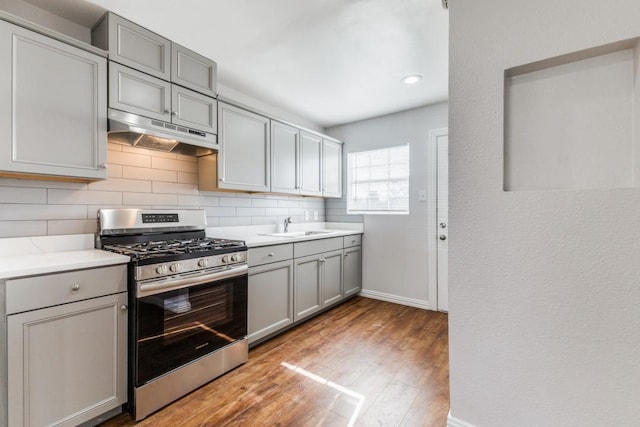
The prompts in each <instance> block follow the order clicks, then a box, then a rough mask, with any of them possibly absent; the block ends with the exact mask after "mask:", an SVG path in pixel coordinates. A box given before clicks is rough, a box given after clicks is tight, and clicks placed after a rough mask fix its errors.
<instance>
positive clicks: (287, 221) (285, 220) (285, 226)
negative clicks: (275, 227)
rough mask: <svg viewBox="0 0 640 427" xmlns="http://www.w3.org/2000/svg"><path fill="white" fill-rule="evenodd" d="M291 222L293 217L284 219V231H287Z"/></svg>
mask: <svg viewBox="0 0 640 427" xmlns="http://www.w3.org/2000/svg"><path fill="white" fill-rule="evenodd" d="M289 224H291V217H290V216H288V217H286V218H285V219H284V232H285V233H286V232H287V229H288V228H289Z"/></svg>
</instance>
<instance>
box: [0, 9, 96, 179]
mask: <svg viewBox="0 0 640 427" xmlns="http://www.w3.org/2000/svg"><path fill="white" fill-rule="evenodd" d="M0 57H2V58H3V59H2V61H0V141H1V142H0V173H3V174H4V175H11V174H22V175H24V174H27V175H48V176H64V177H71V178H78V179H81V180H95V179H106V177H107V172H106V162H107V98H106V95H107V65H106V64H107V61H106V59H105V58H103V57H100V56H98V55H95V54H93V53H91V52H88V51H85V50H82V49H79V48H77V47H74V46H70V45H68V44H66V43H62V42H60V41H57V40H53V39H51V38H49V37H46V36H44V35H41V34H37V33H35V32H33V31H30V30H27V29H25V28H22V27H19V26H16V25H13V24H10V23H8V22H5V21H0Z"/></svg>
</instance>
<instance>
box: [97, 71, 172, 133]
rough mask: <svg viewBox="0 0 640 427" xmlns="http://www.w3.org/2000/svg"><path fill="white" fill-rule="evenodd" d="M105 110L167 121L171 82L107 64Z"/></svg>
mask: <svg viewBox="0 0 640 427" xmlns="http://www.w3.org/2000/svg"><path fill="white" fill-rule="evenodd" d="M109 107H111V108H115V109H117V110H122V111H126V112H129V113H134V114H139V115H141V116H145V117H149V118H151V119H158V120H162V121H165V122H170V121H171V83H169V82H165V81H164V80H160V79H157V78H155V77H151V76H149V75H147V74H144V73H141V72H139V71H136V70H133V69H131V68H128V67H123V66H122V65H120V64H116V63H115V62H109Z"/></svg>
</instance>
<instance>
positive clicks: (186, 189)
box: [152, 182, 199, 195]
mask: <svg viewBox="0 0 640 427" xmlns="http://www.w3.org/2000/svg"><path fill="white" fill-rule="evenodd" d="M152 191H153V192H154V193H167V194H191V195H197V194H199V192H198V187H197V186H195V185H193V184H179V183H177V182H154V183H153V185H152Z"/></svg>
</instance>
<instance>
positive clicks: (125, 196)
mask: <svg viewBox="0 0 640 427" xmlns="http://www.w3.org/2000/svg"><path fill="white" fill-rule="evenodd" d="M122 204H123V205H125V206H131V207H138V205H149V206H160V205H165V206H176V205H177V204H178V195H177V194H155V193H122Z"/></svg>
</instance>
